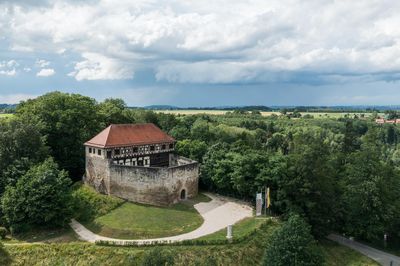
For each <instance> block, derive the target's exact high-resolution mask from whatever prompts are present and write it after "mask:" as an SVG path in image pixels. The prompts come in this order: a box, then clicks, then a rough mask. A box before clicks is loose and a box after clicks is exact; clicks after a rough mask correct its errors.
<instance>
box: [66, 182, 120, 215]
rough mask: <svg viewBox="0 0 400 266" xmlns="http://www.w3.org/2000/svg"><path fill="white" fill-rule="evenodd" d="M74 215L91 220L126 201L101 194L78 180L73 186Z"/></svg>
mask: <svg viewBox="0 0 400 266" xmlns="http://www.w3.org/2000/svg"><path fill="white" fill-rule="evenodd" d="M72 190H73V191H72V201H73V208H74V215H75V217H74V218H76V219H77V220H79V221H81V222H86V221H91V220H93V219H94V218H95V217H98V216H101V215H104V214H106V213H108V212H110V211H112V210H114V209H115V208H117V207H119V206H120V205H121V204H122V203H124V202H125V201H124V200H122V199H119V198H116V197H112V196H107V195H101V194H100V193H98V192H97V191H95V190H94V189H93V188H91V187H89V186H86V185H82V183H81V182H77V183H75V184H74V185H73V188H72Z"/></svg>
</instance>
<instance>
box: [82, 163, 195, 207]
mask: <svg viewBox="0 0 400 266" xmlns="http://www.w3.org/2000/svg"><path fill="white" fill-rule="evenodd" d="M171 159H172V158H171ZM173 161H175V162H178V163H177V164H176V165H174V166H171V167H138V166H128V165H117V164H113V163H111V161H110V160H107V159H102V158H100V157H99V158H97V157H94V156H87V157H86V178H85V183H87V184H89V185H91V186H92V187H94V188H95V189H96V190H97V191H99V192H101V193H104V194H109V195H114V196H117V197H120V198H123V199H127V200H129V201H133V202H139V203H145V204H152V205H158V206H166V205H170V204H173V203H176V202H178V201H179V200H180V196H181V192H182V190H185V192H186V193H185V194H186V197H187V198H191V197H194V196H196V195H197V193H198V181H199V164H198V163H197V162H195V161H192V160H189V159H186V158H183V157H176V158H174V160H173Z"/></svg>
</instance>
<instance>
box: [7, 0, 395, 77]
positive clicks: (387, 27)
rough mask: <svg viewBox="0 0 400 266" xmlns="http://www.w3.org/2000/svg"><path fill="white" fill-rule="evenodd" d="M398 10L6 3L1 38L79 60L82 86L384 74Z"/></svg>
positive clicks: (290, 1)
mask: <svg viewBox="0 0 400 266" xmlns="http://www.w3.org/2000/svg"><path fill="white" fill-rule="evenodd" d="M399 11H400V2H399V1H395V0H388V1H375V0H365V1H330V0H318V1H317V0H311V1H301V0H269V1H265V0H239V1H228V0H212V1H211V0H204V1H196V2H192V1H191V2H187V1H185V0H176V1H157V0H138V1H128V0H124V1H117V2H116V1H111V0H99V1H98V2H96V5H93V3H91V2H89V3H86V2H84V1H79V2H76V1H49V3H48V4H47V5H43V6H41V7H40V8H38V7H34V6H30V7H29V8H26V7H21V5H17V4H15V5H12V4H7V5H1V4H0V26H1V27H0V35H1V36H5V38H6V39H7V40H8V42H9V43H10V47H11V49H13V50H15V51H20V52H36V51H43V47H46V51H47V52H49V53H54V54H55V55H58V56H67V54H71V53H72V54H78V55H79V56H81V57H82V58H83V59H82V60H81V61H80V62H78V63H76V64H75V66H74V71H73V72H71V73H70V75H71V76H73V77H75V78H76V79H77V80H85V79H87V80H97V79H129V78H132V77H133V74H134V70H137V69H139V68H147V69H148V68H150V69H154V72H155V75H156V78H157V80H159V81H167V82H171V83H174V82H179V83H190V82H195V83H197V82H208V83H230V82H254V81H262V82H268V81H275V80H277V79H287V78H288V76H287V75H286V74H285V73H304V72H307V73H315V74H316V76H318V75H339V76H340V75H343V76H347V75H352V74H357V75H376V77H377V78H379V77H380V74H381V73H382V72H385V73H392V72H393V73H396V72H400V30H399V27H398V25H399V23H400V19H399V17H398V13H399ZM306 13H307V14H311V15H306ZM71 14H73V19H71ZM42 60H43V59H42ZM43 63H44V64H46V63H48V62H47V61H44V62H43ZM39 66H40V67H41V68H44V67H48V65H41V64H39ZM3 71H4V70H3ZM8 71H10V70H8Z"/></svg>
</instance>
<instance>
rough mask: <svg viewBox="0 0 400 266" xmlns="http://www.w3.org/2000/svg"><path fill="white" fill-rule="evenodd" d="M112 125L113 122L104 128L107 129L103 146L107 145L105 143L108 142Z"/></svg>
mask: <svg viewBox="0 0 400 266" xmlns="http://www.w3.org/2000/svg"><path fill="white" fill-rule="evenodd" d="M112 126H113V124H111V125H109V126H108V127H107V128H106V130H107V129H108V132H107V138H106V142H105V145H104V146H107V144H108V138H109V137H110V134H111V128H112Z"/></svg>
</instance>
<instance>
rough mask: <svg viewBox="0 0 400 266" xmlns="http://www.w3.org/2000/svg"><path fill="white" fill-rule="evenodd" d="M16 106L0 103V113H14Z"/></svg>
mask: <svg viewBox="0 0 400 266" xmlns="http://www.w3.org/2000/svg"><path fill="white" fill-rule="evenodd" d="M16 108H17V105H16V104H6V103H0V113H3V114H4V113H15V109H16Z"/></svg>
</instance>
